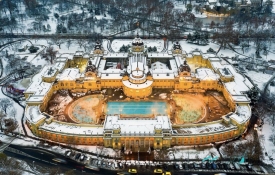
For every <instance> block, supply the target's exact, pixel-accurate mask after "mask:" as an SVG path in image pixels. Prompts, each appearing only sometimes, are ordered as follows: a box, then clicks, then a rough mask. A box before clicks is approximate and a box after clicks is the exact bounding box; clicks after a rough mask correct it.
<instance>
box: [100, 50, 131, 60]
mask: <svg viewBox="0 0 275 175" xmlns="http://www.w3.org/2000/svg"><path fill="white" fill-rule="evenodd" d="M127 57H128V53H123V52H116V53H112V52H109V53H107V54H106V55H104V58H106V59H108V58H127Z"/></svg>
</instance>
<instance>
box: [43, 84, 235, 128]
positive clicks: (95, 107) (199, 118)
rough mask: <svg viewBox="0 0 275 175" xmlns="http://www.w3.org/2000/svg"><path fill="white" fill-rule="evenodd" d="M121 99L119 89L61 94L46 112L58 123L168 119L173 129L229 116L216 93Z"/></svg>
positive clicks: (161, 93) (173, 93)
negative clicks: (114, 117) (115, 118)
mask: <svg viewBox="0 0 275 175" xmlns="http://www.w3.org/2000/svg"><path fill="white" fill-rule="evenodd" d="M64 92H65V93H64ZM110 94H111V95H110ZM119 97H122V98H119ZM124 97H125V95H124V94H123V92H122V90H121V89H118V90H114V89H108V90H102V91H99V92H94V93H93V94H91V93H86V94H85V93H83V94H81V96H79V97H76V96H75V94H74V95H73V94H72V92H69V91H65V90H63V91H58V92H56V93H55V94H54V95H53V96H52V99H51V100H50V102H49V105H48V109H47V112H48V113H49V114H51V115H53V116H54V119H55V120H58V121H63V122H69V123H86V124H102V122H103V121H104V119H105V115H120V117H122V118H125V117H135V118H139V117H141V118H144V117H147V118H154V117H155V116H157V115H167V116H169V117H170V120H171V122H172V124H176V125H182V124H188V123H205V122H211V121H216V120H219V119H220V118H221V117H222V116H223V115H226V114H227V113H229V112H230V109H229V107H228V105H227V101H226V100H225V98H224V97H223V95H222V93H220V92H217V91H207V92H204V93H190V92H176V91H169V90H165V89H163V90H160V89H157V90H154V91H153V93H152V96H149V97H148V98H146V99H140V100H134V99H129V98H124ZM113 99H116V100H113Z"/></svg>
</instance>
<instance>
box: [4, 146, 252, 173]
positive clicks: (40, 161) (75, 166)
mask: <svg viewBox="0 0 275 175" xmlns="http://www.w3.org/2000/svg"><path fill="white" fill-rule="evenodd" d="M10 148H11V149H10ZM12 149H13V150H16V151H13V152H11V150H12ZM8 150H9V151H7V150H6V151H5V152H4V153H5V154H7V155H8V156H10V157H14V158H16V159H20V160H24V161H26V162H27V163H28V164H29V166H30V167H31V168H32V169H33V168H34V169H35V170H38V169H40V170H42V169H43V170H49V169H59V170H60V171H61V172H63V173H64V172H66V171H68V170H74V171H76V172H75V174H83V175H88V174H91V175H105V174H108V175H115V174H116V173H117V172H115V171H111V170H104V169H101V170H100V171H99V172H97V171H92V170H89V169H87V168H85V167H84V166H83V165H82V164H80V163H79V162H76V161H73V160H71V159H67V158H66V157H65V156H63V155H60V154H56V153H53V152H50V151H48V150H45V149H41V148H39V147H22V146H15V145H10V147H9V149H8ZM54 158H60V159H63V160H66V161H67V162H66V164H64V163H57V162H55V161H53V160H52V159H54ZM129 168H135V169H137V170H138V172H139V174H142V175H147V174H148V175H149V174H153V171H154V169H155V168H156V167H155V166H145V165H135V166H134V165H130V166H126V167H125V170H126V171H127V170H128V169H129ZM168 171H170V172H172V174H173V175H182V174H184V175H191V174H198V175H213V174H216V173H220V172H222V173H226V174H244V175H253V174H256V173H254V172H248V171H240V172H236V171H231V170H230V171H228V170H227V171H225V170H216V171H214V172H213V171H212V170H207V169H204V170H174V168H173V166H172V165H169V166H168Z"/></svg>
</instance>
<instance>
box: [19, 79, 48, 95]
mask: <svg viewBox="0 0 275 175" xmlns="http://www.w3.org/2000/svg"><path fill="white" fill-rule="evenodd" d="M52 84H53V83H46V82H32V83H31V84H30V86H29V87H28V89H27V90H26V91H25V92H24V93H33V94H34V95H41V96H44V95H46V93H47V92H48V91H49V90H50V89H51V87H52Z"/></svg>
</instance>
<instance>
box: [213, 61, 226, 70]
mask: <svg viewBox="0 0 275 175" xmlns="http://www.w3.org/2000/svg"><path fill="white" fill-rule="evenodd" d="M211 65H212V67H213V69H214V70H217V69H220V68H224V66H223V65H222V64H221V62H220V61H219V62H216V61H211Z"/></svg>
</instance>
